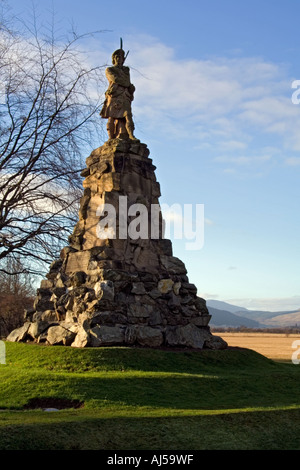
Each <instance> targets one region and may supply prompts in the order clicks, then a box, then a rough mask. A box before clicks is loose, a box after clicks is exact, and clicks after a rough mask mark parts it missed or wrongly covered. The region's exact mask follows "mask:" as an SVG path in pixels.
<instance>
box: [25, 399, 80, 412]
mask: <svg viewBox="0 0 300 470" xmlns="http://www.w3.org/2000/svg"><path fill="white" fill-rule="evenodd" d="M83 406H84V402H82V401H80V400H68V399H66V398H55V397H45V398H31V399H30V400H29V401H28V403H26V405H24V408H23V409H24V410H36V409H40V408H42V409H47V408H56V409H58V410H64V409H67V408H82V407H83Z"/></svg>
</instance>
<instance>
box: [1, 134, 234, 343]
mask: <svg viewBox="0 0 300 470" xmlns="http://www.w3.org/2000/svg"><path fill="white" fill-rule="evenodd" d="M86 163H87V168H86V169H85V170H84V171H83V172H82V176H84V177H85V180H84V182H83V186H84V188H85V190H84V195H83V197H82V199H81V205H80V211H79V221H78V223H77V225H76V227H75V229H74V232H73V234H72V235H71V236H70V238H69V245H68V246H67V247H65V248H64V249H63V250H62V251H61V254H60V258H59V259H58V260H55V261H54V262H53V263H52V265H51V266H50V270H49V272H48V274H47V275H46V279H44V280H42V281H41V285H40V288H39V289H38V290H37V295H36V298H35V301H34V305H33V309H32V310H29V311H26V312H25V323H24V325H23V326H22V327H20V328H18V329H16V330H14V331H12V332H11V333H10V335H9V336H8V337H7V340H8V341H35V342H38V343H46V344H49V345H59V344H61V345H66V346H73V347H80V348H81V347H100V346H117V345H124V346H140V347H151V348H160V347H169V348H175V347H176V348H178V347H185V348H196V349H203V348H210V349H224V348H226V347H227V343H226V342H225V341H224V340H223V339H222V338H220V337H218V336H214V335H213V334H212V333H211V331H210V328H209V326H208V325H209V321H210V318H211V316H210V315H209V312H208V310H207V307H206V302H205V300H204V299H202V298H200V297H198V296H197V288H196V287H195V285H194V284H192V283H190V281H189V278H188V276H187V270H186V268H185V265H184V263H183V262H182V261H181V260H180V259H178V258H176V257H175V256H173V252H172V243H171V241H170V240H167V239H164V238H163V236H162V231H163V229H162V226H160V224H158V225H157V226H156V231H155V235H156V237H154V238H153V237H151V236H150V233H149V236H147V237H144V238H131V237H129V236H128V228H129V226H130V223H131V222H132V220H134V219H133V218H132V212H130V210H128V209H130V208H131V209H133V208H136V207H140V206H135V205H136V204H143V207H145V208H148V209H149V214H150V208H151V207H153V206H154V205H156V206H157V205H158V198H159V196H160V189H159V184H158V182H157V181H156V177H155V172H154V170H155V167H154V165H153V164H152V160H151V159H150V158H149V151H148V149H147V147H146V145H145V144H140V143H138V142H131V141H128V140H122V139H113V140H109V141H108V142H106V143H105V144H104V145H103V146H102V147H100V148H98V149H96V150H95V151H94V152H92V154H91V156H90V157H88V158H87V161H86ZM120 197H121V199H120ZM120 201H121V203H122V204H123V205H124V203H125V202H126V204H127V206H126V209H127V211H125V215H124V207H122V211H121V210H120ZM106 205H109V207H113V208H114V209H115V215H116V223H115V224H114V225H113V230H114V231H115V233H114V234H113V235H114V236H113V237H110V238H107V237H106V238H105V237H103V226H102V228H101V227H100V228H101V230H102V236H99V233H100V232H101V230H100V232H99V221H100V220H101V217H102V218H103V215H104V212H101V211H99V207H100V208H101V207H102V208H103V207H104V208H106V209H107V207H108V206H106ZM130 214H131V215H130ZM149 217H150V215H149ZM150 222H153V220H152V219H151V221H150V218H149V227H150V226H151V224H150ZM110 228H111V227H110ZM152 228H153V227H152ZM150 229H151V227H150V228H149V231H150ZM124 232H127V233H126V234H125V235H124ZM104 233H105V231H104ZM100 235H101V234H100ZM110 235H111V234H110Z"/></svg>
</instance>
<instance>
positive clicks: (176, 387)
mask: <svg viewBox="0 0 300 470" xmlns="http://www.w3.org/2000/svg"><path fill="white" fill-rule="evenodd" d="M299 379H300V366H296V365H293V364H283V363H276V362H273V361H271V360H269V359H267V358H265V357H263V356H261V355H260V354H258V353H256V352H254V351H251V350H246V349H229V350H225V351H200V352H190V351H180V352H175V351H161V350H151V349H142V348H121V347H119V348H86V349H74V348H71V347H61V346H58V347H47V346H42V345H33V344H22V343H6V365H0V380H1V382H0V409H1V412H0V449H1V450H2V449H7V450H19V449H20V450H21V449H32V450H37V449H44V450H46V449H80V450H84V449H87V450H88V449H95V450H96V449H97V450H98V449H105V450H141V449H143V450H188V449H189V450H201V449H215V450H217V449H245V450H246V449H249V450H254V449H261V450H263V449H284V450H288V449H297V450H299V449H300V437H299V436H300V393H299ZM46 397H47V398H49V397H52V398H59V399H70V400H75V399H76V400H80V401H82V402H84V406H83V407H82V408H78V409H74V408H73V409H64V410H60V411H57V412H45V411H43V410H42V409H37V410H24V406H25V405H26V404H27V403H28V402H29V400H31V399H33V398H46Z"/></svg>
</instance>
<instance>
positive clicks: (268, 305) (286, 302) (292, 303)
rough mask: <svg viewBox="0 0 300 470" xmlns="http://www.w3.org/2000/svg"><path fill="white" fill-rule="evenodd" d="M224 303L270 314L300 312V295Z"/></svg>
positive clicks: (236, 300)
mask: <svg viewBox="0 0 300 470" xmlns="http://www.w3.org/2000/svg"><path fill="white" fill-rule="evenodd" d="M222 300H223V299H222ZM224 301H226V302H229V303H231V304H233V305H238V306H240V307H244V308H247V309H249V310H264V311H270V312H281V311H292V310H299V308H300V295H295V296H292V297H283V298H251V299H245V298H237V299H226V300H225V299H224Z"/></svg>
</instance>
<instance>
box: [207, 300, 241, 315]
mask: <svg viewBox="0 0 300 470" xmlns="http://www.w3.org/2000/svg"><path fill="white" fill-rule="evenodd" d="M206 304H207V306H210V307H213V308H217V309H218V310H226V312H231V313H236V312H243V311H244V312H249V310H247V309H246V308H244V307H238V306H237V305H232V304H229V303H227V302H222V301H221V300H213V299H211V300H207V301H206Z"/></svg>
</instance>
